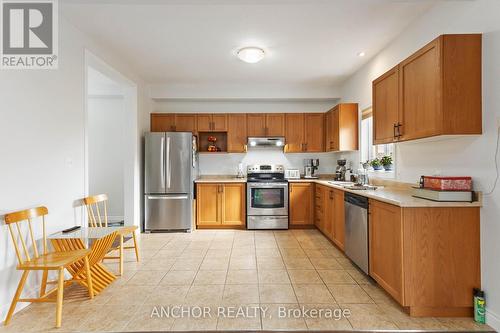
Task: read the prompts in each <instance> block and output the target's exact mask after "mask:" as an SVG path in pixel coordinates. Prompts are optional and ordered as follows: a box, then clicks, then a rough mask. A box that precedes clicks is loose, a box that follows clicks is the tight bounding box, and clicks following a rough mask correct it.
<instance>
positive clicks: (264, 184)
mask: <svg viewBox="0 0 500 333" xmlns="http://www.w3.org/2000/svg"><path fill="white" fill-rule="evenodd" d="M247 229H288V181H287V180H286V179H285V169H284V168H283V166H282V165H249V166H247Z"/></svg>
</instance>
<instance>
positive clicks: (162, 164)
mask: <svg viewBox="0 0 500 333" xmlns="http://www.w3.org/2000/svg"><path fill="white" fill-rule="evenodd" d="M160 149H161V170H160V173H161V183H162V186H165V137H164V136H162V138H161V143H160Z"/></svg>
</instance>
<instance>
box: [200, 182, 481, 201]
mask: <svg viewBox="0 0 500 333" xmlns="http://www.w3.org/2000/svg"><path fill="white" fill-rule="evenodd" d="M330 179H331V178H330ZM288 181H289V182H290V183H316V184H320V185H324V186H328V187H331V188H335V189H338V190H342V191H345V192H349V193H354V194H358V195H361V196H364V197H367V198H370V199H374V200H379V201H382V202H386V203H388V204H392V205H396V206H400V207H482V205H483V203H482V196H481V193H479V200H478V201H475V202H437V201H431V200H425V199H420V198H415V197H413V196H412V195H411V193H412V192H411V184H406V183H397V182H394V181H392V182H391V181H389V182H384V183H383V185H381V186H379V185H378V184H377V186H378V188H377V189H376V190H351V189H346V188H344V187H343V186H342V185H336V184H331V183H329V182H328V180H327V179H324V178H323V177H321V178H319V179H306V178H301V179H289V180H288ZM195 182H196V183H245V182H246V178H236V176H234V175H211V176H200V177H199V178H198V179H196V180H195Z"/></svg>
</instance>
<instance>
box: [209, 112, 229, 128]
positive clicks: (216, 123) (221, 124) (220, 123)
mask: <svg viewBox="0 0 500 333" xmlns="http://www.w3.org/2000/svg"><path fill="white" fill-rule="evenodd" d="M212 127H213V128H212V130H213V131H215V132H226V131H227V114H224V113H220V114H213V115H212Z"/></svg>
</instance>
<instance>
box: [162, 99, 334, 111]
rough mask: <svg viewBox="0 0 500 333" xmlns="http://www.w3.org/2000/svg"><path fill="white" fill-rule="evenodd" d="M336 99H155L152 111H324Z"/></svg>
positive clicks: (332, 104)
mask: <svg viewBox="0 0 500 333" xmlns="http://www.w3.org/2000/svg"><path fill="white" fill-rule="evenodd" d="M337 103H338V99H336V98H331V99H312V100H291V99H236V100H222V99H215V100H214V99H190V100H179V99H155V100H154V101H153V112H166V113H190V112H192V113H259V112H262V113H273V112H277V113H279V112H326V111H328V110H329V109H331V108H332V107H333V106H335V104H337Z"/></svg>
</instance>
